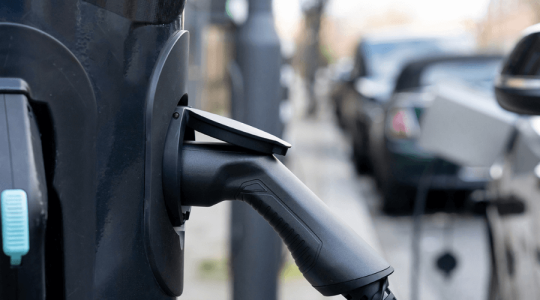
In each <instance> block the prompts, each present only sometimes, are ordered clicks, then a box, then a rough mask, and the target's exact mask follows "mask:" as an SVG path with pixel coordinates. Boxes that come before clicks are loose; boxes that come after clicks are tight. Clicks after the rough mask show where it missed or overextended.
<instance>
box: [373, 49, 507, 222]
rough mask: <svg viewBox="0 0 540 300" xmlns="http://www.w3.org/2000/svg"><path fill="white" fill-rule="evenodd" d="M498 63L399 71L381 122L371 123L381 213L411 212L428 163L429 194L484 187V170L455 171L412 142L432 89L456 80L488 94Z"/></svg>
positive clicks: (469, 61) (459, 62) (434, 64)
mask: <svg viewBox="0 0 540 300" xmlns="http://www.w3.org/2000/svg"><path fill="white" fill-rule="evenodd" d="M501 64H502V57H501V56H482V55H469V56H446V57H438V58H429V59H422V60H418V61H415V62H411V63H409V64H408V65H406V66H405V67H404V68H403V70H402V71H401V73H400V75H399V78H398V80H397V82H396V86H395V89H394V92H393V95H392V96H391V98H390V100H389V102H388V103H387V104H386V105H385V106H384V113H383V116H382V118H381V119H380V120H378V121H376V122H373V123H372V127H371V132H370V139H371V142H370V143H369V145H370V152H371V158H372V161H373V163H374V174H375V176H376V180H377V181H378V182H379V184H380V186H381V188H382V191H383V208H384V210H385V211H387V212H400V211H402V210H407V209H410V208H411V207H412V205H411V204H412V200H413V198H414V195H415V192H416V187H417V186H418V184H419V181H420V178H421V176H422V173H423V172H424V170H425V169H426V167H427V166H428V165H429V164H433V168H434V169H433V170H432V171H431V175H432V177H431V183H430V186H431V189H433V190H442V191H446V190H453V191H455V192H461V194H465V195H466V194H468V193H470V192H472V191H474V190H476V189H480V188H483V187H484V186H485V184H486V182H487V180H488V179H489V176H488V168H481V167H468V166H460V165H457V164H454V163H451V162H448V161H445V160H442V159H440V158H436V156H435V155H433V154H432V153H430V152H428V151H426V150H424V149H422V148H421V147H419V146H418V143H417V138H418V136H419V133H420V118H421V116H422V113H423V111H424V109H425V108H426V107H428V106H429V105H430V102H431V101H432V100H433V97H434V95H433V92H432V88H433V87H434V86H435V85H437V84H442V83H444V82H446V81H453V82H455V81H458V82H464V83H466V86H467V87H468V88H470V90H471V91H482V92H486V93H490V94H492V92H491V90H492V86H493V81H494V79H495V77H496V75H497V72H498V71H499V69H500V66H501ZM456 121H457V116H456ZM448 126H452V124H448ZM462 198H464V197H462Z"/></svg>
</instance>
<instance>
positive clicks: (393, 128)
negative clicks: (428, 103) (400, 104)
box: [386, 108, 420, 139]
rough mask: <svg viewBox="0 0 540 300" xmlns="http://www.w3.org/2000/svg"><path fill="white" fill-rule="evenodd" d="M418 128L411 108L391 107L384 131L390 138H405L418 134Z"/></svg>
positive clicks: (416, 119)
mask: <svg viewBox="0 0 540 300" xmlns="http://www.w3.org/2000/svg"><path fill="white" fill-rule="evenodd" d="M419 130H420V128H419V124H418V118H417V116H416V113H415V111H414V110H413V109H410V108H396V109H391V110H390V111H389V114H388V118H387V124H386V132H387V135H388V136H389V137H391V138H399V139H407V138H413V137H416V136H417V135H418V132H419Z"/></svg>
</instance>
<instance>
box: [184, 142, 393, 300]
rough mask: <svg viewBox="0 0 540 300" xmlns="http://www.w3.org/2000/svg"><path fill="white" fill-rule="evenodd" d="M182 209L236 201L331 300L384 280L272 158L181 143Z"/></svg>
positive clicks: (359, 243)
mask: <svg viewBox="0 0 540 300" xmlns="http://www.w3.org/2000/svg"><path fill="white" fill-rule="evenodd" d="M182 174H183V175H182V187H181V188H182V204H183V205H190V206H212V205H214V204H216V203H219V202H221V201H223V200H241V201H244V202H246V203H248V204H250V205H251V206H252V207H253V208H255V209H256V210H257V211H258V212H259V213H260V214H261V215H262V216H263V217H264V218H265V219H266V220H267V221H268V222H269V223H270V224H271V225H272V226H273V228H274V229H275V230H276V231H277V232H278V233H279V235H280V236H281V238H282V239H283V240H284V242H285V244H286V245H287V247H288V249H289V250H290V251H291V253H292V255H293V257H294V259H295V262H296V264H297V265H298V266H299V268H300V271H301V272H302V274H303V275H304V277H305V278H306V279H307V280H308V281H309V282H310V283H311V284H312V285H313V286H314V287H315V288H316V289H317V290H318V291H319V292H321V293H322V294H323V295H325V296H330V295H337V294H343V293H346V292H349V291H351V290H354V289H356V288H358V287H361V286H365V285H367V284H370V283H372V282H375V281H378V280H380V279H383V278H385V277H387V276H388V275H390V274H391V273H392V272H393V269H392V267H390V265H389V264H388V263H387V262H386V261H385V260H384V259H383V258H382V257H381V256H380V255H379V254H378V253H376V252H375V251H374V250H373V249H372V248H371V247H370V246H369V245H368V244H367V243H366V242H365V241H364V240H363V239H362V238H361V237H360V236H358V235H357V234H356V233H355V232H354V231H353V230H352V229H351V228H350V227H349V226H348V225H347V224H344V223H343V222H341V221H340V220H339V218H338V217H337V216H335V215H333V214H332V213H331V212H330V210H329V209H328V207H327V206H326V205H325V204H324V203H323V202H322V201H321V200H320V199H319V198H318V197H317V196H316V195H315V194H313V192H311V191H310V190H309V188H307V187H306V186H305V185H304V184H303V183H302V182H301V181H300V180H299V179H298V178H296V176H294V175H293V174H292V173H291V172H290V171H289V170H288V169H287V168H286V167H285V166H284V165H283V164H282V163H281V162H280V161H279V160H278V159H276V158H275V157H274V156H272V155H268V154H261V153H257V152H254V151H249V150H246V149H243V148H240V147H235V146H232V145H228V144H223V143H217V144H216V143H214V144H203V143H193V142H189V143H185V144H184V146H183V151H182Z"/></svg>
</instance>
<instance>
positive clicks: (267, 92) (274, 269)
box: [231, 0, 282, 300]
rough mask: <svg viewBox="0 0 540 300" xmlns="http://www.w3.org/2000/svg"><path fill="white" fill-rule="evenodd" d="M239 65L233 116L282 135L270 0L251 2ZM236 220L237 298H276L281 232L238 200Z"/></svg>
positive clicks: (239, 38)
mask: <svg viewBox="0 0 540 300" xmlns="http://www.w3.org/2000/svg"><path fill="white" fill-rule="evenodd" d="M236 63H237V67H238V70H239V71H240V72H239V73H240V74H241V84H240V85H239V86H240V87H241V88H242V87H243V88H242V91H241V92H239V93H235V92H234V91H233V97H232V105H231V113H232V117H233V118H234V119H237V120H239V121H242V122H245V123H247V124H249V125H252V126H254V127H257V128H259V129H262V130H264V131H267V132H269V133H271V134H274V135H280V133H281V126H282V124H281V121H280V119H279V104H280V101H281V92H282V87H281V86H280V68H281V52H280V42H279V38H278V36H277V33H276V30H275V28H274V18H273V14H272V1H271V0H250V1H249V15H248V19H247V20H246V22H245V23H244V24H242V25H241V26H240V27H239V28H238V29H237V31H236ZM233 90H234V89H233ZM231 218H232V220H231V223H232V224H231V225H232V226H231V227H232V228H231V266H232V274H233V299H234V300H251V299H258V300H275V299H276V298H277V281H278V273H279V269H280V265H281V248H282V246H281V241H280V239H279V237H278V235H277V233H276V232H275V231H274V230H273V229H272V228H271V227H270V226H269V225H268V223H267V222H266V220H264V219H263V218H261V217H260V216H259V215H258V214H257V212H255V211H254V210H253V209H251V208H250V207H249V206H248V205H246V204H245V203H243V202H240V201H235V202H233V204H232V216H231Z"/></svg>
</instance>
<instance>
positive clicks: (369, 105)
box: [332, 33, 472, 172]
mask: <svg viewBox="0 0 540 300" xmlns="http://www.w3.org/2000/svg"><path fill="white" fill-rule="evenodd" d="M471 48H472V46H471V43H469V40H468V39H467V37H466V36H463V35H456V36H445V37H441V36H418V35H411V34H405V33H404V34H394V35H391V36H389V35H377V34H372V35H366V36H364V37H363V38H362V40H361V41H360V42H359V44H358V46H357V48H356V51H355V56H354V67H353V69H352V71H351V72H350V75H349V76H348V77H347V78H346V79H345V80H343V81H342V84H341V86H342V87H341V88H340V89H336V90H335V91H334V93H333V94H332V99H333V100H334V104H335V109H336V115H337V117H338V121H339V123H340V124H341V125H342V127H344V128H345V129H346V130H347V131H348V132H349V133H350V135H351V137H352V149H353V159H354V162H355V166H356V168H357V170H358V171H360V172H364V171H368V170H370V169H371V164H370V158H369V152H368V149H369V145H368V143H369V140H370V139H369V131H370V126H371V123H372V122H373V121H374V120H378V119H380V117H381V114H382V105H383V104H384V103H386V102H387V101H388V99H389V98H390V96H391V95H392V91H393V89H394V84H395V80H396V78H397V76H398V74H399V71H400V70H401V68H402V67H403V65H405V64H406V63H407V62H409V61H411V60H414V59H418V58H423V57H436V56H441V55H444V54H452V53H462V52H467V51H469V50H470V49H471Z"/></svg>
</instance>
